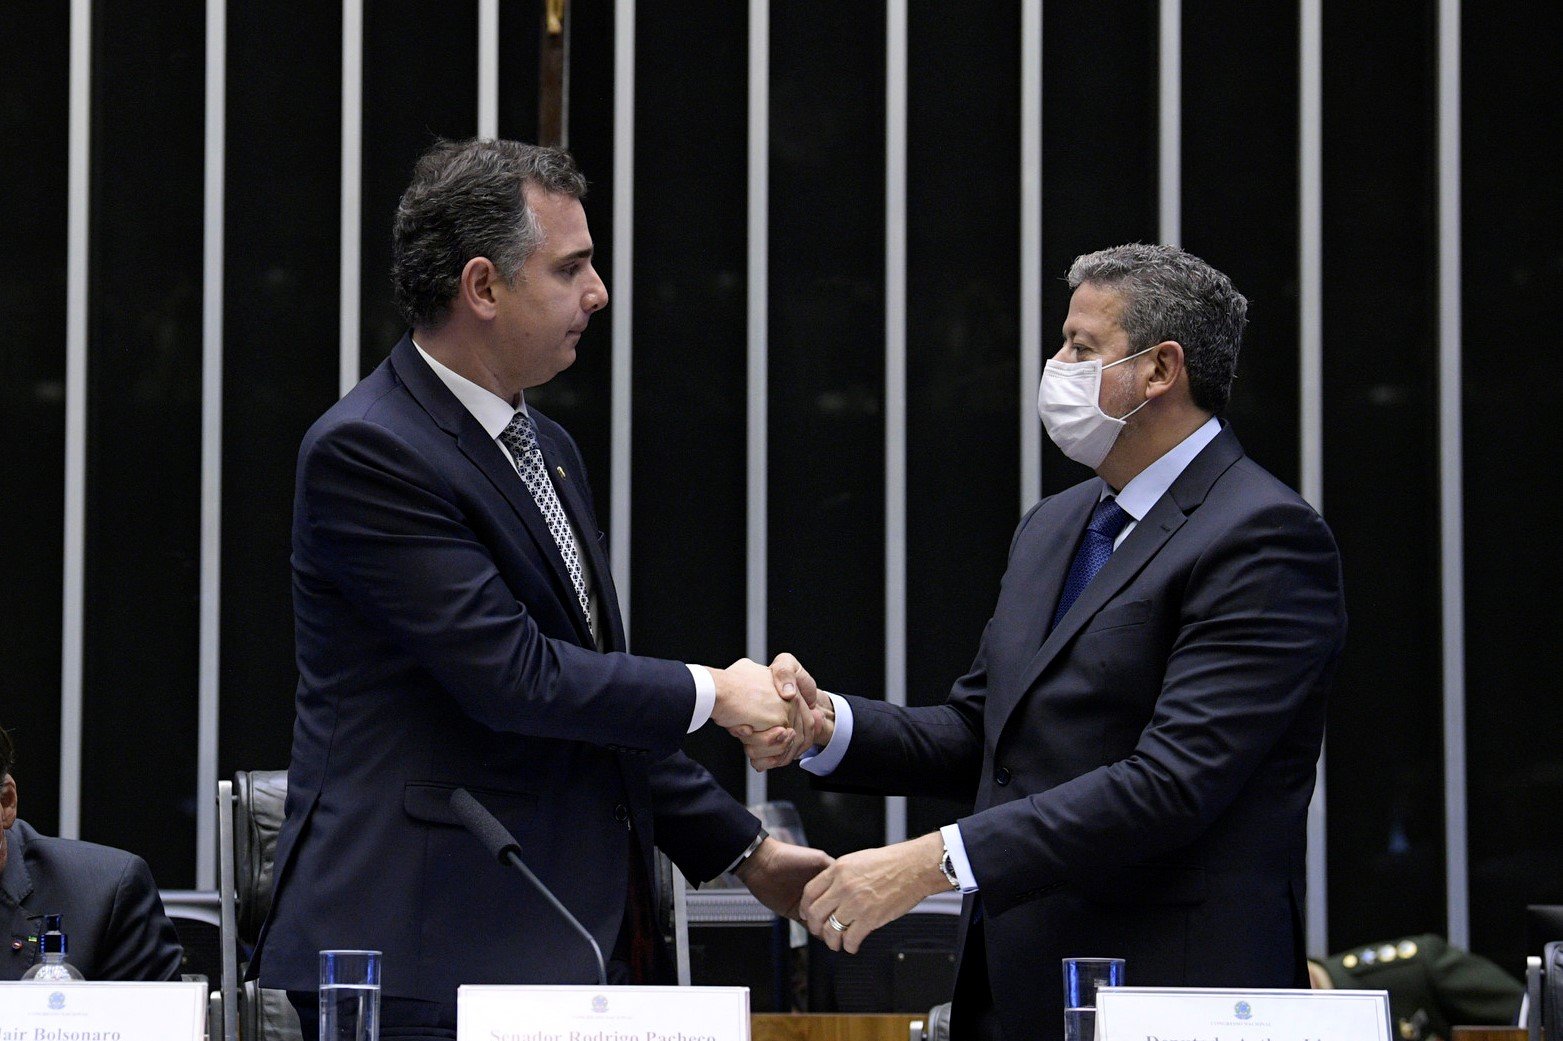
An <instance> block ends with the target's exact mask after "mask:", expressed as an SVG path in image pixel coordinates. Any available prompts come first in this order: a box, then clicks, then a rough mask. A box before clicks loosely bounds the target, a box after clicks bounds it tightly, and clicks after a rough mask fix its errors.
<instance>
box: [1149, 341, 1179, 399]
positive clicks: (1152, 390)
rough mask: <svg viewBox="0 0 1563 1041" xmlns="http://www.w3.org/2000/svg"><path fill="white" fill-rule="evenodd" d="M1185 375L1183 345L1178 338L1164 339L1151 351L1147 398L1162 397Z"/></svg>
mask: <svg viewBox="0 0 1563 1041" xmlns="http://www.w3.org/2000/svg"><path fill="white" fill-rule="evenodd" d="M1182 376H1183V345H1182V344H1181V343H1179V342H1178V341H1177V340H1163V341H1161V342H1160V343H1158V344H1157V345H1156V346H1155V348H1154V349H1153V350H1152V352H1151V378H1150V383H1149V384H1148V385H1147V386H1146V388H1145V397H1146V398H1147V399H1150V398H1155V397H1160V396H1161V395H1163V394H1165V393H1167V391H1169V390H1171V389H1172V388H1173V387H1175V386H1177V384H1178V380H1179V379H1181V378H1182Z"/></svg>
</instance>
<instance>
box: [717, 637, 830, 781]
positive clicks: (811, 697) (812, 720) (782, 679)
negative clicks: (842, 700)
mask: <svg viewBox="0 0 1563 1041" xmlns="http://www.w3.org/2000/svg"><path fill="white" fill-rule="evenodd" d="M771 682H772V684H773V685H774V686H775V688H776V694H777V696H778V697H780V698H782V699H784V700H786V701H788V702H789V703H790V704H792V706H793V710H794V716H793V718H792V720H791V721H790V727H791V731H792V733H791V734H787V735H784V734H781V733H780V732H778V731H775V730H769V731H765V730H759V729H758V728H756V727H750V726H738V727H731V728H729V729H730V732H731V733H732V735H733V736H734V737H736V738H737V739H738V740H739V741H740V742H742V743H743V746H744V754H745V755H747V756H748V757H749V765H751V766H753V767H754V769H755V770H756V771H757V772H764V771H766V770H771V769H774V768H775V767H778V766H786V765H788V764H789V763H793V762H796V761H797V760H798V759H799V758H801V757H802V756H803V754H804V753H805V752H807V751H808V750H809V749H810V748H813V747H814V746H815V745H824V744H829V743H830V738H831V735H832V734H833V733H835V725H836V706H835V703H834V702H833V701H831V700H830V698H822V697H820V695H819V687H818V686H817V685H816V684H815V682H814V677H813V676H810V675H809V673H808V671H807V670H806V669H804V667H803V666H802V665H800V664H798V659H797V658H794V657H793V656H792V655H790V654H786V653H783V654H778V655H777V656H776V660H775V661H773V662H771ZM805 717H806V718H805Z"/></svg>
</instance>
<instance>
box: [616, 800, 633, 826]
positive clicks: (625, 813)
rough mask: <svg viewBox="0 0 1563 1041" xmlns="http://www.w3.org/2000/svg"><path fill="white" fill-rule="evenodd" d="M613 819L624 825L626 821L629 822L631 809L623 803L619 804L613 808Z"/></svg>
mask: <svg viewBox="0 0 1563 1041" xmlns="http://www.w3.org/2000/svg"><path fill="white" fill-rule="evenodd" d="M613 819H614V820H616V821H618V822H619V823H620V824H623V823H624V822H625V821H627V820H629V819H630V811H629V807H627V806H625V805H624V804H623V803H622V802H621V803H619V804H618V805H617V806H615V807H614V808H613Z"/></svg>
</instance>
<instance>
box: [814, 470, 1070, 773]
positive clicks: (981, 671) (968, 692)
mask: <svg viewBox="0 0 1563 1041" xmlns="http://www.w3.org/2000/svg"><path fill="white" fill-rule="evenodd" d="M1045 501H1046V500H1044V502H1045ZM1042 505H1043V503H1041V502H1039V503H1037V504H1036V505H1035V506H1033V507H1031V509H1030V510H1028V511H1027V512H1026V515H1025V516H1024V517H1022V518H1021V521H1020V523H1019V524H1018V525H1016V527H1015V534H1014V535H1013V536H1012V537H1011V538H1010V543H1009V552H1010V557H1011V559H1013V557H1014V554H1015V545H1016V543H1018V542H1019V540H1020V535H1021V533H1022V532H1023V531H1025V530H1026V526H1027V525H1028V524H1030V523H1031V520H1032V518H1033V517H1034V516H1036V513H1037V511H1038V510H1040V509H1041V508H1042ZM992 628H993V620H992V619H991V618H990V619H989V620H988V624H987V626H986V627H984V628H983V631H982V640H981V642H980V643H979V644H978V645H977V657H976V658H975V659H974V660H973V661H972V664H971V668H970V669H969V670H968V671H967V673H966V675H964V676H962V677H961V678H960V679H958V680H956V681H955V685H954V686H953V687H951V688H950V694H949V697H948V698H946V699H945V702H944V704H942V705H935V706H930V707H920V708H903V707H901V706H897V705H890V704H887V703H885V702H884V701H879V700H873V699H869V698H860V697H854V696H852V695H842V696H843V697H847V698H848V699H849V700H850V701H851V703H852V720H853V727H852V743H851V745H849V746H848V747H847V753H846V757H845V758H844V759H842V761H841V763H840V764H839V765H838V766H837V767H836V768H835V769H834V770H832V771H831V772H830V773H829V774H828V775H826V776H824V777H818V778H815V779H814V786H815V787H816V788H823V789H826V790H828V791H839V792H857V793H860V794H868V795H878V794H895V795H931V796H942V797H946V798H952V799H962V800H965V801H968V802H969V801H971V800H972V799H975V798H976V795H977V785H978V781H979V778H980V776H981V772H982V740H983V738H982V733H983V729H982V728H983V722H982V720H983V711H984V709H985V707H986V704H987V698H988V633H989V632H990V631H991V630H992Z"/></svg>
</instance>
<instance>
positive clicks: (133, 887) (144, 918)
mask: <svg viewBox="0 0 1563 1041" xmlns="http://www.w3.org/2000/svg"><path fill="white" fill-rule="evenodd" d="M6 834H7V836H8V843H9V847H10V853H9V854H8V855H7V857H6V862H5V872H4V873H3V874H0V921H3V922H5V923H6V926H7V928H6V930H5V932H4V933H3V934H0V942H4V944H5V950H4V951H3V952H0V980H16V979H21V978H22V973H24V972H26V971H27V970H28V969H30V968H31V967H32V965H33V963H34V962H35V961H37V960H38V943H37V939H36V937H37V935H38V927H39V925H40V922H41V918H42V916H43V915H46V914H61V915H64V916H65V921H64V929H65V935H66V936H67V937H68V938H69V940H70V951H69V952H68V954H67V959H68V960H69V961H70V963H71V964H72V965H75V966H76V968H78V969H80V970H81V974H82V975H83V976H85V977H87V978H88V979H89V980H177V979H178V978H179V971H180V963H181V962H182V961H183V960H184V950H183V948H181V947H180V946H179V937H178V935H177V934H176V933H175V932H174V927H173V924H172V923H170V922H169V920H168V916H167V915H166V914H164V913H163V901H162V899H161V898H159V897H158V895H157V885H156V884H155V883H154V882H153V881H152V872H151V871H149V870H148V869H147V865H146V861H144V860H142V859H141V858H140V857H138V856H135V855H134V854H132V853H126V852H125V851H124V850H122V849H114V848H112V847H110V846H99V845H98V844H97V843H94V842H78V841H76V840H74V839H57V838H50V837H48V836H46V835H40V834H38V832H37V831H35V830H33V828H32V827H31V826H30V825H29V824H28V823H27V822H26V821H22V820H19V821H17V822H16V823H15V824H13V825H12V827H11V830H10V831H9V832H7V833H6Z"/></svg>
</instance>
